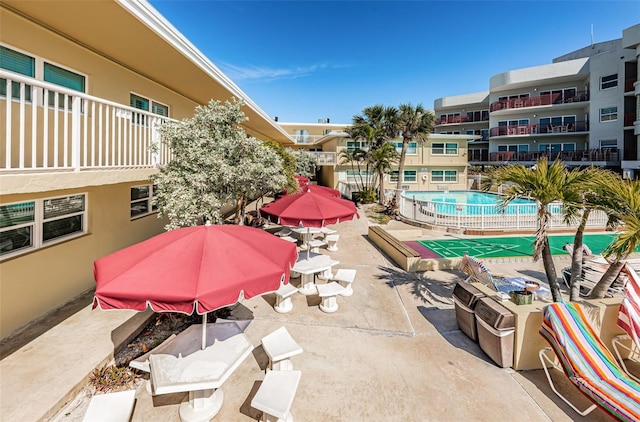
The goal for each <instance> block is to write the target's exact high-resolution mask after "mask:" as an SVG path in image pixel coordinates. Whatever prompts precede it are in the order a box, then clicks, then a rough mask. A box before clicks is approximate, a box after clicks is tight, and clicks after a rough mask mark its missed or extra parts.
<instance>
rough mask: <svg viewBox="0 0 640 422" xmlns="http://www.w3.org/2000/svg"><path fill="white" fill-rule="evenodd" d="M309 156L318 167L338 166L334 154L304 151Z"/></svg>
mask: <svg viewBox="0 0 640 422" xmlns="http://www.w3.org/2000/svg"><path fill="white" fill-rule="evenodd" d="M305 152H306V153H307V154H308V155H309V156H311V157H313V158H314V159H315V160H316V164H317V165H319V166H335V165H336V164H338V160H337V154H336V153H335V152H324V151H305Z"/></svg>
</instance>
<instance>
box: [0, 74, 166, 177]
mask: <svg viewBox="0 0 640 422" xmlns="http://www.w3.org/2000/svg"><path fill="white" fill-rule="evenodd" d="M0 78H2V79H4V80H6V82H5V81H0V82H2V84H3V86H2V87H3V88H4V89H5V92H6V94H5V95H4V96H1V97H0V114H1V115H2V119H0V130H1V132H2V133H3V135H4V142H2V144H1V145H0V174H8V173H13V174H16V173H32V172H50V171H57V172H60V171H67V172H79V171H83V170H105V169H144V168H153V167H156V166H159V165H163V164H166V163H167V162H169V160H170V158H171V154H170V151H169V150H168V149H167V148H166V147H165V146H163V144H162V143H160V142H159V133H158V127H159V126H160V124H162V123H163V122H165V121H168V120H172V119H168V118H166V117H163V116H159V115H157V114H153V113H149V112H146V111H144V110H139V109H136V108H132V107H129V106H126V105H123V104H117V103H114V102H111V101H108V100H105V99H101V98H96V97H93V96H91V95H86V94H84V93H81V92H78V91H74V90H70V89H66V88H63V87H60V86H58V85H53V84H50V83H47V82H42V81H38V80H36V79H33V78H28V77H22V76H19V75H15V74H12V73H8V72H5V71H2V70H0ZM8 98H9V99H11V100H10V101H7V99H8ZM152 146H153V147H155V148H153V149H154V151H153V152H152Z"/></svg>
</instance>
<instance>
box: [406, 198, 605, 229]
mask: <svg viewBox="0 0 640 422" xmlns="http://www.w3.org/2000/svg"><path fill="white" fill-rule="evenodd" d="M399 205H400V214H401V215H402V216H403V217H405V218H407V219H409V220H414V221H416V222H421V223H427V224H432V225H434V226H443V227H456V228H464V229H478V230H491V229H536V228H537V227H538V213H537V209H538V206H537V204H510V205H509V206H508V207H507V209H506V210H505V212H504V213H503V212H501V211H500V210H499V209H498V207H497V205H491V204H488V205H479V204H466V203H458V204H453V203H443V202H434V201H427V200H418V199H413V198H407V197H406V196H405V195H404V194H403V195H401V196H400V204H399ZM548 208H549V211H550V212H551V215H552V218H551V222H550V226H551V228H553V227H563V228H576V227H577V226H578V224H579V223H580V221H579V220H576V221H574V222H572V223H571V224H569V225H567V224H566V223H565V222H564V219H563V214H562V204H560V203H553V204H550V205H549V206H548ZM606 224H607V215H606V214H605V213H604V212H602V211H592V212H591V214H590V215H589V219H588V220H587V227H590V228H602V229H604V228H605V227H606Z"/></svg>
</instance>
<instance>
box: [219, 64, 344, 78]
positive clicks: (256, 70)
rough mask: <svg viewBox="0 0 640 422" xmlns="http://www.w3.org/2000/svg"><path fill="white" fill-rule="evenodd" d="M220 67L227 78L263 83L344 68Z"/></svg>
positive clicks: (316, 66) (315, 65) (317, 65)
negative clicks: (328, 69) (322, 70)
mask: <svg viewBox="0 0 640 422" xmlns="http://www.w3.org/2000/svg"><path fill="white" fill-rule="evenodd" d="M219 67H220V69H221V70H222V71H223V72H224V73H225V74H226V75H227V76H229V77H230V78H231V79H233V80H235V81H240V80H260V81H262V82H268V81H274V80H278V79H296V78H302V77H305V76H309V75H311V74H313V73H315V72H317V71H318V70H321V69H327V68H335V67H343V66H330V65H328V64H326V63H319V64H314V65H311V66H307V67H292V68H269V67H263V66H247V67H242V66H236V65H233V64H230V63H221V64H220V65H219Z"/></svg>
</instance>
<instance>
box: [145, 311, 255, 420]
mask: <svg viewBox="0 0 640 422" xmlns="http://www.w3.org/2000/svg"><path fill="white" fill-rule="evenodd" d="M185 333H186V334H185ZM201 338H202V326H201V325H192V326H191V327H189V328H188V329H187V330H185V331H183V332H182V333H180V334H179V335H178V336H176V338H174V339H173V340H172V341H171V344H170V345H171V349H170V350H169V351H170V352H172V353H158V354H151V355H150V356H149V366H150V370H151V390H152V394H153V395H158V394H169V393H179V392H189V400H188V401H186V402H183V403H182V404H181V405H180V410H179V415H180V419H181V420H182V421H183V422H194V421H201V420H209V419H211V418H213V417H214V416H215V415H216V414H217V413H218V412H219V411H220V408H221V407H222V401H223V397H224V396H223V392H222V390H221V389H220V387H221V386H222V384H224V382H225V381H226V380H227V379H228V378H229V377H230V376H231V374H232V373H233V372H234V371H235V370H236V369H237V368H238V367H239V366H240V364H241V363H242V362H243V361H244V359H246V357H247V356H249V355H250V354H251V352H252V351H253V344H251V341H250V340H249V338H248V337H247V336H246V335H245V334H244V332H243V331H242V329H241V328H240V326H239V325H238V324H236V323H234V322H230V323H222V324H209V325H208V326H207V343H206V344H207V347H206V348H205V349H201ZM167 348H168V346H166V347H165V348H164V350H163V352H167V351H168V350H167ZM194 349H195V350H194ZM176 352H177V356H176V355H175V353H176Z"/></svg>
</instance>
